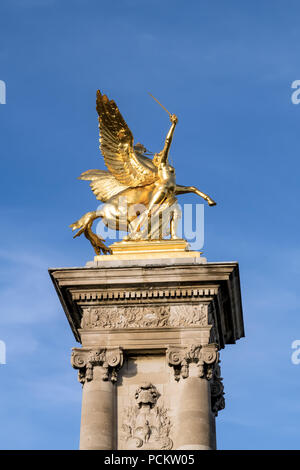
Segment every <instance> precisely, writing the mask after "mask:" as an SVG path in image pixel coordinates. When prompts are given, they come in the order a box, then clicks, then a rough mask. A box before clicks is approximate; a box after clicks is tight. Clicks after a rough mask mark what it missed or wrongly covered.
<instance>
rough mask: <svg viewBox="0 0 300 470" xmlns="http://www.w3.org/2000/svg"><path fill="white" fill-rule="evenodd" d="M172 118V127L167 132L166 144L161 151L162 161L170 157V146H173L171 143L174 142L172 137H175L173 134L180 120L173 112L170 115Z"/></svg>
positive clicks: (164, 161)
mask: <svg viewBox="0 0 300 470" xmlns="http://www.w3.org/2000/svg"><path fill="white" fill-rule="evenodd" d="M170 119H171V123H172V124H171V127H170V130H169V132H168V134H167V137H166V140H165V146H164V148H163V150H162V151H161V152H160V154H161V163H166V161H167V159H168V155H169V151H170V147H171V143H172V139H173V134H174V131H175V127H176V124H177V122H178V118H177V116H176V115H175V114H171V116H170Z"/></svg>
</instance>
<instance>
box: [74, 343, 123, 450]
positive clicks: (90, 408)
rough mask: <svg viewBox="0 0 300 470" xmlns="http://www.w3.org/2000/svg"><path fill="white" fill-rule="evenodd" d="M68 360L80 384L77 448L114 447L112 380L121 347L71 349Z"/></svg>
mask: <svg viewBox="0 0 300 470" xmlns="http://www.w3.org/2000/svg"><path fill="white" fill-rule="evenodd" d="M71 363H72V366H73V367H74V368H75V369H78V370H79V372H78V375H79V381H80V382H81V383H82V384H83V390H82V409H81V427H80V449H81V450H93V449H95V450H112V449H116V432H115V417H116V416H115V415H116V409H115V408H116V386H115V382H116V380H117V370H118V369H119V368H120V367H121V366H122V363H123V353H122V350H120V349H119V348H114V349H110V350H108V349H94V350H92V349H87V348H82V349H80V348H74V349H73V352H72V359H71Z"/></svg>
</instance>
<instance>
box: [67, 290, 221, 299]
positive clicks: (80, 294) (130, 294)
mask: <svg viewBox="0 0 300 470" xmlns="http://www.w3.org/2000/svg"><path fill="white" fill-rule="evenodd" d="M71 294H72V299H73V300H74V301H77V302H78V301H79V302H90V301H99V300H101V301H107V302H109V301H112V300H113V301H116V300H117V301H118V300H119V301H121V302H124V301H129V300H137V299H143V300H145V299H151V300H153V299H154V300H155V299H164V298H167V299H169V298H173V299H184V298H187V299H191V298H199V297H200V298H201V297H213V296H215V295H217V294H218V287H207V288H200V289H199V288H194V287H190V288H175V289H174V288H173V289H172V288H167V287H163V288H161V289H144V290H141V289H128V290H126V291H125V290H121V289H118V290H109V291H108V290H107V289H106V290H103V291H101V290H95V291H86V290H85V291H78V290H76V291H73V292H71Z"/></svg>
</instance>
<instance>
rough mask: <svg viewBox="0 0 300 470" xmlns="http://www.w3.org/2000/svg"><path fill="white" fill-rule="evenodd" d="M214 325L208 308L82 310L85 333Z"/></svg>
mask: <svg viewBox="0 0 300 470" xmlns="http://www.w3.org/2000/svg"><path fill="white" fill-rule="evenodd" d="M213 324H214V320H213V316H212V312H211V309H210V308H209V305H208V304H204V303H202V304H192V305H188V304H184V305H182V304H175V305H170V304H169V305H152V306H143V305H135V306H122V305H120V306H118V307H113V306H107V307H102V306H101V307H88V308H84V309H83V314H82V320H81V328H82V329H108V330H109V329H131V328H176V327H185V326H195V327H208V326H212V325H213Z"/></svg>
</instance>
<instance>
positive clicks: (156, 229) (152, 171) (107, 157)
mask: <svg viewBox="0 0 300 470" xmlns="http://www.w3.org/2000/svg"><path fill="white" fill-rule="evenodd" d="M96 109H97V112H98V115H99V130H100V139H99V142H100V150H101V152H102V154H103V157H104V161H105V165H106V167H107V169H108V171H104V170H88V171H85V172H84V173H82V174H81V175H80V177H79V179H82V180H88V181H91V183H90V186H91V188H92V191H93V192H94V194H95V196H96V198H97V199H98V200H99V201H102V202H103V203H104V204H103V206H102V207H101V208H100V209H99V210H97V211H93V212H87V213H86V214H85V215H83V216H82V217H81V218H80V219H79V220H77V222H74V223H73V224H72V225H70V227H71V228H72V230H77V229H78V232H77V233H76V235H75V236H74V238H75V237H78V236H79V235H81V234H82V233H84V235H85V236H86V238H87V239H88V240H90V242H91V244H92V246H93V247H94V250H95V252H96V254H97V255H98V254H100V252H101V251H102V252H103V253H104V254H107V253H111V250H110V248H109V247H107V246H106V245H105V244H104V239H103V238H100V237H99V236H98V235H96V234H95V233H94V232H93V231H92V229H91V227H92V224H93V222H94V220H95V219H97V218H101V219H102V221H103V223H104V224H105V225H106V226H107V227H110V228H113V229H116V230H123V231H127V232H129V233H128V236H127V237H125V239H126V240H137V239H143V238H148V239H155V238H156V239H157V237H158V238H163V236H166V235H169V234H170V237H171V239H175V238H177V237H176V225H177V220H178V218H179V216H180V215H179V212H178V207H177V206H176V203H177V199H176V196H177V195H179V194H185V193H195V194H197V195H198V196H201V197H202V198H203V199H205V201H207V202H208V204H209V205H210V206H214V205H215V204H216V203H215V202H214V201H213V200H212V199H211V198H210V197H209V196H208V195H207V194H205V193H203V192H202V191H200V190H199V189H197V188H195V187H194V186H181V185H178V184H176V176H175V169H174V168H173V167H172V166H171V165H170V164H169V162H168V156H169V150H170V146H171V143H172V139H173V134H174V130H175V127H176V124H177V122H178V119H177V116H176V115H175V114H170V113H169V112H168V111H167V110H166V111H167V112H168V113H169V115H170V120H171V127H170V129H169V132H168V134H167V136H166V139H165V144H164V148H163V149H162V151H161V152H159V153H156V154H154V156H153V158H152V159H150V158H148V157H147V156H146V148H145V147H144V146H143V145H142V144H140V143H138V144H136V145H134V140H133V135H132V133H131V131H130V129H129V127H128V126H127V124H126V122H125V120H124V118H123V116H122V115H121V113H120V111H119V108H118V107H117V105H116V103H115V102H114V101H113V100H109V99H108V97H107V96H106V95H102V94H101V92H100V91H99V90H98V91H97V100H96ZM164 109H165V108H164ZM170 208H171V212H170V214H169V224H168V227H166V226H163V224H162V222H161V219H162V215H163V213H164V212H165V211H167V209H170ZM150 220H151V222H150Z"/></svg>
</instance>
